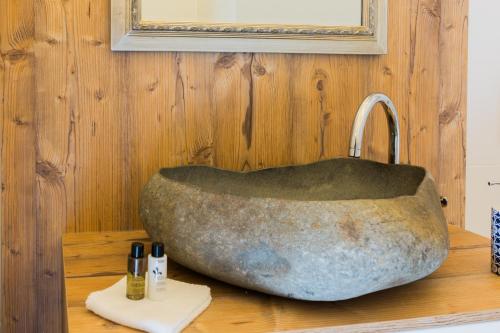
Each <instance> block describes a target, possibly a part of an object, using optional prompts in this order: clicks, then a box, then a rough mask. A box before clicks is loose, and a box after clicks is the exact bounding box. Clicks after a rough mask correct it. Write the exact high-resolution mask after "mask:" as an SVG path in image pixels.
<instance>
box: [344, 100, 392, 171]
mask: <svg viewBox="0 0 500 333" xmlns="http://www.w3.org/2000/svg"><path fill="white" fill-rule="evenodd" d="M378 103H382V104H383V106H384V109H385V113H386V115H387V120H388V121H389V129H390V133H391V143H390V145H391V147H390V155H391V163H394V164H399V140H400V138H399V135H400V134H399V133H400V132H399V120H398V112H397V111H396V107H395V106H394V104H393V103H392V101H391V100H390V98H389V97H387V96H386V95H384V94H372V95H370V96H368V97H367V98H366V99H365V100H364V102H363V103H362V104H361V106H360V107H359V110H358V113H357V114H356V119H355V120H354V124H353V126H352V134H351V145H350V149H349V157H355V158H359V157H361V145H362V144H363V132H364V130H365V125H366V121H367V119H368V116H369V115H370V113H371V112H372V110H373V108H374V107H375V105H377V104H378Z"/></svg>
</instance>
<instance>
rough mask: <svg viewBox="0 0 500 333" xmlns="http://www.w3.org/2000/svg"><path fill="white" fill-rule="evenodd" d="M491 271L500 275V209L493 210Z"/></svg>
mask: <svg viewBox="0 0 500 333" xmlns="http://www.w3.org/2000/svg"><path fill="white" fill-rule="evenodd" d="M491 271H492V272H493V273H495V274H498V275H500V211H498V210H496V209H494V208H493V209H492V210H491Z"/></svg>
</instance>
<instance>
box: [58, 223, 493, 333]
mask: <svg viewBox="0 0 500 333" xmlns="http://www.w3.org/2000/svg"><path fill="white" fill-rule="evenodd" d="M449 230H450V238H451V250H450V256H449V258H448V260H447V261H446V262H445V264H444V265H443V267H441V268H440V269H439V270H438V271H437V272H435V273H434V274H432V275H431V276H429V277H428V278H426V279H424V280H421V281H418V282H415V283H412V284H410V285H406V286H402V287H398V288H394V289H390V290H385V291H381V292H377V293H374V294H371V295H367V296H363V297H360V298H357V299H352V300H348V301H342V302H328V303H315V302H302V301H295V300H289V299H284V298H280V297H274V296H269V295H265V294H261V293H257V292H253V291H247V290H244V289H240V288H237V287H233V286H230V285H228V284H225V283H222V282H218V281H215V280H212V279H209V278H207V277H204V276H202V275H199V274H196V273H194V272H192V271H190V270H188V269H186V268H183V267H181V266H179V265H177V264H175V263H173V262H171V261H170V262H169V271H168V275H169V278H172V279H176V280H182V281H185V282H190V283H197V284H205V285H208V286H209V287H210V288H211V289H212V296H213V301H212V304H211V305H210V307H209V308H208V309H207V310H206V311H205V312H204V313H203V314H202V315H201V316H200V317H198V318H197V319H196V320H195V321H194V322H193V323H192V324H191V325H190V326H188V327H187V328H186V330H185V331H184V332H197V333H200V332H217V333H219V332H280V331H289V330H292V331H294V332H315V333H318V332H333V331H335V332H374V331H380V330H382V331H384V332H385V331H398V330H402V329H411V328H423V327H432V326H444V325H457V324H463V323H471V322H479V321H488V320H500V277H498V276H496V275H494V274H492V273H491V272H490V241H489V239H487V238H484V237H480V236H478V235H475V234H473V233H470V232H466V231H463V230H460V229H458V228H456V227H451V226H450V228H449ZM136 240H140V241H144V242H145V243H147V242H148V238H147V235H146V233H145V232H144V231H134V232H103V233H80V234H66V235H65V236H64V240H63V253H64V275H65V288H66V304H67V319H68V328H69V332H70V333H75V332H94V333H96V332H133V331H134V330H131V329H128V328H125V327H122V326H119V325H116V324H113V323H111V322H109V321H107V320H104V319H102V318H100V317H98V316H96V315H94V314H92V313H91V312H89V311H87V310H86V309H85V299H86V297H87V295H88V294H89V293H90V292H92V291H95V290H100V289H104V288H106V287H109V286H110V285H112V284H113V283H115V282H116V281H118V280H119V279H120V278H121V277H122V276H123V275H124V274H125V272H126V256H127V254H128V252H129V248H130V243H131V242H132V241H136ZM148 247H149V246H148Z"/></svg>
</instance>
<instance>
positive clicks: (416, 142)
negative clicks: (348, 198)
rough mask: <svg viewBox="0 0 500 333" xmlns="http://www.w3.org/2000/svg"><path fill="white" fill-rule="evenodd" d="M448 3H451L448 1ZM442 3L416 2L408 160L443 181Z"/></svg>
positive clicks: (413, 28)
mask: <svg viewBox="0 0 500 333" xmlns="http://www.w3.org/2000/svg"><path fill="white" fill-rule="evenodd" d="M446 1H448V0H446ZM440 6H441V1H439V0H422V1H413V2H412V4H411V7H412V16H413V18H412V23H411V39H410V40H411V50H410V54H409V56H410V69H409V73H408V74H409V78H410V91H409V108H408V112H409V117H408V126H409V129H408V146H409V152H408V161H409V163H411V164H415V165H421V166H425V167H426V168H427V169H428V170H429V171H430V172H431V173H432V175H433V176H434V177H437V178H439V166H438V163H439V156H438V154H439V145H438V142H439V119H438V110H439V93H440V91H439V87H440V86H439V30H440V15H441V8H440Z"/></svg>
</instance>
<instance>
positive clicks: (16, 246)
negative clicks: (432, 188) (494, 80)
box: [0, 0, 468, 332]
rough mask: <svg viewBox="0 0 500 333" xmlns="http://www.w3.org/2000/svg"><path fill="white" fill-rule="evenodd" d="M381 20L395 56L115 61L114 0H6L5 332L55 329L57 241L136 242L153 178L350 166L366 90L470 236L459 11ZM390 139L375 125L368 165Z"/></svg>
mask: <svg viewBox="0 0 500 333" xmlns="http://www.w3.org/2000/svg"><path fill="white" fill-rule="evenodd" d="M389 5H390V8H389V10H390V13H389V18H390V20H389V21H390V22H389V54H388V55H386V56H328V55H285V54H281V55H280V54H274V55H271V54H201V53H200V54H194V53H112V52H110V50H109V49H110V46H109V25H110V22H109V19H108V17H109V1H108V0H79V1H76V0H64V1H63V0H39V1H29V0H17V1H13V0H3V1H0V51H1V59H0V101H1V103H0V110H1V117H0V119H1V123H0V125H1V126H0V134H1V140H0V149H1V164H0V173H1V180H2V182H1V185H2V187H1V200H0V205H1V207H0V211H1V235H2V248H1V250H2V262H1V272H2V274H1V276H2V288H1V300H2V302H1V303H2V308H1V312H2V315H1V319H2V331H3V332H35V331H36V332H60V331H62V330H63V329H64V324H63V319H62V318H63V316H62V312H63V307H62V285H61V284H62V271H61V252H60V245H61V234H62V233H63V232H64V231H71V232H81V231H100V230H128V229H136V228H140V227H141V223H140V221H139V217H138V197H139V191H140V189H141V187H142V186H143V185H144V183H145V182H146V181H147V180H148V178H149V177H150V176H151V175H152V174H153V173H154V172H155V171H157V169H158V168H160V167H162V166H173V165H180V164H209V165H215V166H218V167H222V168H227V169H233V170H251V169H257V168H264V167H269V166H276V165H288V164H301V163H308V162H313V161H317V160H320V159H328V158H332V157H335V156H345V155H346V154H347V151H348V141H349V135H350V128H351V124H352V121H353V118H354V114H355V112H356V109H357V107H358V105H359V103H360V102H361V101H362V99H363V98H364V97H365V96H366V95H368V94H369V93H371V92H375V91H381V92H385V93H387V94H388V95H389V96H390V97H391V98H392V99H393V100H394V102H395V104H396V106H397V107H398V109H399V113H400V117H401V126H402V133H403V136H402V161H403V162H405V163H411V164H417V165H422V166H425V167H427V168H428V169H429V170H430V171H431V172H432V174H433V175H434V177H435V178H436V180H437V183H438V184H439V187H440V191H441V192H442V194H443V195H445V196H447V197H448V198H449V199H450V205H449V207H448V208H446V215H447V217H448V221H449V222H450V223H453V224H456V225H460V226H463V224H464V182H465V174H464V172H465V168H464V158H465V151H464V147H465V142H464V140H465V115H466V109H465V107H466V106H465V100H466V85H465V84H466V54H467V52H466V51H467V13H468V1H467V0H410V1H398V0H391V1H389ZM387 140H388V131H387V125H386V121H385V117H384V115H383V114H382V112H378V113H376V114H374V115H373V116H372V119H371V121H370V123H369V126H368V128H367V132H366V141H365V142H366V144H365V151H364V153H363V156H364V157H365V158H370V159H375V160H380V161H387V146H388V145H387Z"/></svg>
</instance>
